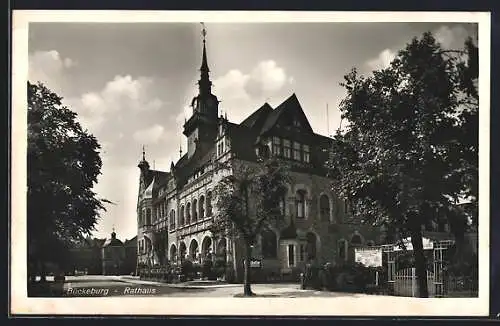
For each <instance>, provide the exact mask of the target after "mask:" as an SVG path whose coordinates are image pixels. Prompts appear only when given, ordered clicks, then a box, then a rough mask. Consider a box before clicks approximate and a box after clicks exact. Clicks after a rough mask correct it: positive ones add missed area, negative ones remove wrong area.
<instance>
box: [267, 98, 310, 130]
mask: <svg viewBox="0 0 500 326" xmlns="http://www.w3.org/2000/svg"><path fill="white" fill-rule="evenodd" d="M275 127H279V128H282V129H290V130H296V131H303V132H306V133H314V131H313V129H312V127H311V125H310V123H309V121H308V120H307V117H306V115H305V113H304V110H302V106H301V105H300V103H299V100H298V99H297V96H296V95H295V94H292V96H290V97H289V98H287V99H286V100H285V101H284V102H283V103H281V104H280V105H279V106H278V107H277V108H276V109H274V110H273V112H271V113H270V114H269V115H268V117H267V119H266V121H265V123H264V126H263V128H262V131H261V135H263V134H265V133H267V132H269V131H271V130H272V129H274V128H275Z"/></svg>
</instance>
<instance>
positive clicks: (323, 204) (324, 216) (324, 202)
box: [319, 195, 330, 222]
mask: <svg viewBox="0 0 500 326" xmlns="http://www.w3.org/2000/svg"><path fill="white" fill-rule="evenodd" d="M319 216H320V219H321V221H323V222H328V221H330V200H329V199H328V196H327V195H321V197H319Z"/></svg>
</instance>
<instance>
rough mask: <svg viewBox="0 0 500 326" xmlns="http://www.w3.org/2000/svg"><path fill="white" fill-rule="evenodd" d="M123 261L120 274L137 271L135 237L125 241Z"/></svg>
mask: <svg viewBox="0 0 500 326" xmlns="http://www.w3.org/2000/svg"><path fill="white" fill-rule="evenodd" d="M123 246H124V247H125V260H124V262H123V265H122V271H121V274H131V273H135V272H136V269H137V236H135V237H133V238H132V239H130V240H125V243H124V244H123Z"/></svg>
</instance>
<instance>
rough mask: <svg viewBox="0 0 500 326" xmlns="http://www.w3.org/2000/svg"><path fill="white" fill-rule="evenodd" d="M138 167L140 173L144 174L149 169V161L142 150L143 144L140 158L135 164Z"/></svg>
mask: <svg viewBox="0 0 500 326" xmlns="http://www.w3.org/2000/svg"><path fill="white" fill-rule="evenodd" d="M137 167H138V168H139V169H141V173H142V174H143V175H145V174H146V173H147V172H148V171H149V163H148V161H146V152H145V150H144V146H142V160H141V161H140V162H139V165H137Z"/></svg>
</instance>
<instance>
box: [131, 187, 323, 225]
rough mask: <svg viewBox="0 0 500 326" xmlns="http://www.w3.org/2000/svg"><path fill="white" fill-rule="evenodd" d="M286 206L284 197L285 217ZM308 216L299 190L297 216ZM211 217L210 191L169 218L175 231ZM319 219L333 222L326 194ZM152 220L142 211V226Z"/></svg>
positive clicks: (160, 209) (304, 194)
mask: <svg viewBox="0 0 500 326" xmlns="http://www.w3.org/2000/svg"><path fill="white" fill-rule="evenodd" d="M285 205H286V200H285V198H284V197H283V198H282V200H281V202H280V208H281V212H282V214H283V215H284V214H285ZM157 214H159V215H157V216H160V215H161V216H164V214H165V205H160V206H159V207H158V210H157ZM308 214H309V212H308V209H307V191H306V190H303V189H299V190H297V192H296V194H295V216H296V217H297V218H307V216H308ZM209 216H212V192H210V191H209V192H208V193H207V197H206V198H205V196H204V195H201V196H200V197H199V198H195V199H194V200H193V201H192V202H188V203H187V204H185V205H182V206H181V207H180V212H179V216H178V219H176V212H175V210H174V209H172V210H171V211H170V213H169V216H168V218H169V224H170V229H174V228H175V227H176V224H177V223H178V224H179V226H183V225H186V224H190V223H194V222H196V221H198V220H200V219H203V218H205V217H209ZM319 217H320V220H321V221H324V222H329V221H331V203H330V198H329V197H328V196H327V195H326V194H322V195H321V196H320V198H319ZM151 218H152V215H151V209H150V208H147V209H146V210H143V211H142V214H141V216H140V221H139V222H140V224H141V225H144V224H145V225H150V224H151V222H152V221H151Z"/></svg>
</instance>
